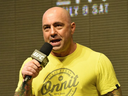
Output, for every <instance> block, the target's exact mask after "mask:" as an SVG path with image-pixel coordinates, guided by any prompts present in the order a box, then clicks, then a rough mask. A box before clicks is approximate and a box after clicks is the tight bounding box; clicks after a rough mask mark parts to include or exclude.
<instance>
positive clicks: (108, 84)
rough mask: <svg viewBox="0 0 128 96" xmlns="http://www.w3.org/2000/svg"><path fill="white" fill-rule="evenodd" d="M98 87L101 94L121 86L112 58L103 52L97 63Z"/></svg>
mask: <svg viewBox="0 0 128 96" xmlns="http://www.w3.org/2000/svg"><path fill="white" fill-rule="evenodd" d="M96 69H97V70H96V71H97V84H96V86H97V88H98V90H99V92H100V94H101V95H104V94H107V93H108V92H111V91H113V90H114V89H117V86H119V87H120V84H119V82H118V80H117V78H116V74H115V71H114V68H113V65H112V63H111V62H110V60H109V59H108V58H107V57H106V56H105V55H104V54H101V55H100V57H99V61H98V63H97V68H96Z"/></svg>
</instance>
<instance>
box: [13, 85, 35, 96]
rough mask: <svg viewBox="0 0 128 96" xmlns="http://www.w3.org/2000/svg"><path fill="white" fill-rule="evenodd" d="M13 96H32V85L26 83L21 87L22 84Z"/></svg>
mask: <svg viewBox="0 0 128 96" xmlns="http://www.w3.org/2000/svg"><path fill="white" fill-rule="evenodd" d="M23 86H24V87H23ZM14 96H32V85H31V84H27V83H26V84H25V85H23V83H22V85H21V86H20V88H19V90H18V91H17V92H15V94H14Z"/></svg>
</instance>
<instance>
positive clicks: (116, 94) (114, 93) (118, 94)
mask: <svg viewBox="0 0 128 96" xmlns="http://www.w3.org/2000/svg"><path fill="white" fill-rule="evenodd" d="M103 96H122V92H121V88H119V89H115V90H113V91H112V92H109V93H107V94H105V95H103Z"/></svg>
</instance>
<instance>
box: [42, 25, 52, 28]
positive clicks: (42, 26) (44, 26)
mask: <svg viewBox="0 0 128 96" xmlns="http://www.w3.org/2000/svg"><path fill="white" fill-rule="evenodd" d="M46 26H50V25H48V24H44V25H43V26H42V27H43V28H44V27H46Z"/></svg>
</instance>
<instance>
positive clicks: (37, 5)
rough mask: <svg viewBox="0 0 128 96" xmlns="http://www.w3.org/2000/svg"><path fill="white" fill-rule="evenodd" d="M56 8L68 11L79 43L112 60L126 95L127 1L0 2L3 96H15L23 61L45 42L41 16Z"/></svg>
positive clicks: (0, 92)
mask: <svg viewBox="0 0 128 96" xmlns="http://www.w3.org/2000/svg"><path fill="white" fill-rule="evenodd" d="M53 6H60V7H63V8H65V9H67V10H68V11H69V13H70V15H71V18H72V21H74V22H76V26H77V27H76V31H75V33H74V40H75V41H76V42H78V43H80V44H83V45H85V46H87V47H90V48H92V49H93V50H96V51H99V52H102V53H104V54H105V55H107V56H108V57H109V59H110V60H111V61H112V64H113V66H114V69H115V71H116V75H117V78H118V80H119V82H120V83H121V87H122V92H123V96H127V94H128V87H127V86H128V1H127V0H0V96H13V94H14V91H15V88H16V86H17V82H18V74H19V69H20V67H21V65H22V63H23V61H24V60H25V59H26V58H27V57H28V56H30V55H31V54H32V52H33V51H34V50H35V49H40V47H41V46H42V45H43V43H44V41H43V34H42V24H41V23H42V15H43V13H44V12H45V11H46V10H47V9H48V8H50V7H53Z"/></svg>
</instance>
